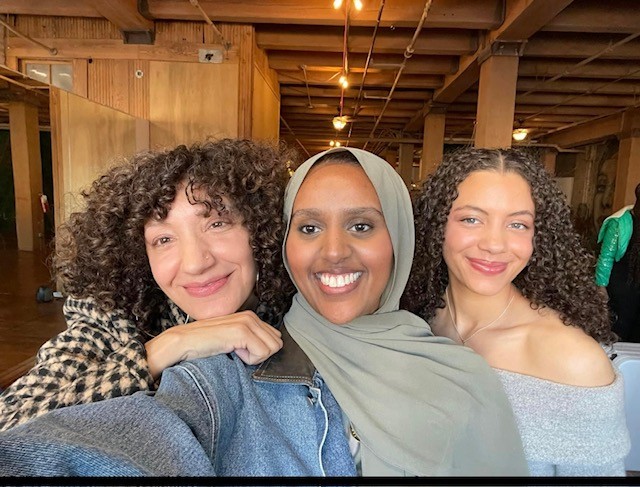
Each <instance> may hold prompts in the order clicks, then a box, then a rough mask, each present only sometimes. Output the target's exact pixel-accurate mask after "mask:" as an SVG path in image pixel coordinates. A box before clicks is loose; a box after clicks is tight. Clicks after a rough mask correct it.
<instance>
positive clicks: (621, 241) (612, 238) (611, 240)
mask: <svg viewBox="0 0 640 487" xmlns="http://www.w3.org/2000/svg"><path fill="white" fill-rule="evenodd" d="M632 209H633V205H629V206H625V207H624V208H621V209H620V210H618V211H617V212H616V213H614V214H613V215H611V216H610V217H608V218H606V219H605V221H604V222H602V226H601V227H600V233H598V243H600V242H602V247H601V249H600V255H599V256H598V263H597V264H596V284H597V285H598V286H606V285H607V284H609V277H610V276H611V269H612V268H613V263H614V262H618V261H619V260H620V259H621V258H622V256H623V255H624V253H625V252H626V251H627V246H628V245H629V240H631V234H632V233H633V217H632V216H631V210H632Z"/></svg>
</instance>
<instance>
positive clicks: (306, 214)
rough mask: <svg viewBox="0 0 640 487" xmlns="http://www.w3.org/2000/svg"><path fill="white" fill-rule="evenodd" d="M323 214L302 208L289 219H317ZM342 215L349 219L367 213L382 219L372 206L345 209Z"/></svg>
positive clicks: (312, 209)
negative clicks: (375, 214) (374, 214)
mask: <svg viewBox="0 0 640 487" xmlns="http://www.w3.org/2000/svg"><path fill="white" fill-rule="evenodd" d="M323 213H324V212H323V211H321V210H320V209H318V208H303V209H301V210H297V211H295V212H294V213H293V214H292V215H291V219H292V220H293V219H294V218H319V217H320V216H322V214H323ZM343 213H346V214H347V215H349V216H351V217H353V216H361V215H366V214H367V213H377V214H378V215H380V216H381V217H384V215H383V214H382V211H380V210H378V209H377V208H374V207H372V206H366V207H358V208H346V209H345V210H344V211H343Z"/></svg>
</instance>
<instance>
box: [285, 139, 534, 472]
mask: <svg viewBox="0 0 640 487" xmlns="http://www.w3.org/2000/svg"><path fill="white" fill-rule="evenodd" d="M334 150H336V149H332V151H334ZM337 150H349V151H350V152H351V153H352V154H354V155H355V156H356V158H357V159H358V161H359V162H360V165H361V166H362V168H363V169H364V171H365V173H366V174H367V176H368V177H369V179H370V180H371V182H372V184H373V186H374V187H375V189H376V192H377V194H378V198H379V199H380V203H381V206H382V211H383V214H384V218H385V221H386V224H387V228H388V230H389V234H390V236H391V241H392V244H393V251H394V267H393V270H392V274H391V278H390V280H389V283H388V284H387V287H386V289H385V291H384V293H383V296H382V299H381V301H380V308H379V309H378V310H377V311H376V312H375V313H374V314H372V315H367V316H361V317H359V318H356V319H355V320H353V321H352V322H350V323H348V324H345V325H334V324H332V323H330V322H328V321H327V320H326V319H324V318H323V317H322V316H320V315H319V314H318V313H317V312H316V311H314V309H313V308H312V307H311V306H310V305H309V304H308V303H307V301H306V300H305V298H304V296H302V294H301V293H300V292H298V293H297V294H296V295H295V297H294V299H293V304H292V306H291V309H290V310H289V312H288V313H287V314H286V316H285V317H284V323H285V326H286V327H287V330H288V331H289V333H290V335H291V337H292V338H293V339H294V340H295V341H296V342H297V343H298V345H300V347H301V348H302V350H303V351H304V352H305V353H306V354H307V356H308V357H309V359H310V360H311V361H312V362H313V364H314V365H315V367H316V368H317V370H318V372H319V373H320V374H321V376H322V378H323V379H324V380H325V381H326V383H327V385H328V386H329V389H330V390H331V392H332V393H333V395H334V396H335V398H336V400H337V401H338V404H339V405H340V407H341V408H342V410H343V411H344V413H345V414H346V415H347V416H348V418H349V420H350V421H351V423H352V424H353V426H354V428H355V430H356V432H357V434H358V436H359V437H360V439H361V453H362V456H361V458H362V472H363V475H366V476H372V475H450V476H457V475H470V476H484V475H528V470H527V466H526V463H525V460H524V454H523V451H522V444H521V440H520V436H519V434H518V430H517V429H516V425H515V422H514V418H513V413H512V411H511V407H510V405H509V402H508V399H507V397H506V395H505V393H504V392H503V390H502V386H501V384H500V382H499V379H498V378H497V376H496V375H495V374H494V373H493V371H492V370H491V369H490V367H489V366H488V365H487V363H486V362H485V361H484V360H483V359H482V358H481V357H480V356H479V355H477V354H475V353H474V352H473V351H471V350H470V349H468V348H465V347H462V346H459V345H456V344H455V343H454V342H452V341H451V340H449V339H447V338H443V337H435V336H433V334H432V332H431V329H430V328H429V325H428V324H427V323H426V322H425V321H423V320H422V319H420V318H418V317H417V316H415V315H413V314H411V313H409V312H407V311H401V310H399V309H398V308H399V302H400V296H401V295H402V292H403V290H404V287H405V285H406V283H407V279H408V278H409V272H410V270H411V263H412V259H413V251H414V241H415V239H414V227H413V213H412V209H411V201H410V198H409V194H408V191H407V189H406V187H405V185H404V183H403V182H402V179H401V178H400V177H399V176H398V174H397V173H396V172H395V171H394V169H393V168H392V167H391V166H390V165H389V164H388V163H387V162H385V161H384V160H382V159H380V158H379V157H377V156H375V155H373V154H371V153H368V152H366V151H363V150H359V149H337ZM327 152H331V151H327ZM324 154H326V152H325V153H322V154H318V155H316V156H314V157H312V158H311V159H309V160H308V161H306V162H305V163H304V164H303V165H302V166H301V167H300V168H299V169H298V170H297V171H296V172H295V174H294V175H293V177H292V179H291V181H290V183H289V186H288V187H287V192H286V197H285V209H284V214H285V218H286V219H287V221H288V224H287V225H289V223H290V221H291V213H292V208H293V202H294V200H295V197H296V194H297V193H298V190H299V189H300V186H301V184H302V182H303V180H304V178H305V176H306V175H307V173H308V172H309V169H310V168H311V167H312V166H313V164H314V162H315V161H316V160H317V159H318V158H320V157H321V156H322V155H324ZM288 232H289V228H287V235H288ZM283 251H284V247H283ZM284 260H285V265H286V266H287V270H289V273H291V271H290V269H289V265H288V261H287V258H286V253H285V259H284Z"/></svg>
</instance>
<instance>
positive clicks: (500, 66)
mask: <svg viewBox="0 0 640 487" xmlns="http://www.w3.org/2000/svg"><path fill="white" fill-rule="evenodd" d="M521 51H522V46H521V44H519V43H501V42H498V43H495V44H493V45H492V46H491V52H490V54H488V57H487V58H486V60H485V61H484V62H483V63H482V64H481V65H480V85H479V89H478V109H477V110H478V111H477V115H476V135H475V141H474V142H475V146H476V147H479V148H486V149H495V148H507V147H511V136H512V133H513V119H514V112H515V102H516V82H517V81H518V61H519V55H520V53H521Z"/></svg>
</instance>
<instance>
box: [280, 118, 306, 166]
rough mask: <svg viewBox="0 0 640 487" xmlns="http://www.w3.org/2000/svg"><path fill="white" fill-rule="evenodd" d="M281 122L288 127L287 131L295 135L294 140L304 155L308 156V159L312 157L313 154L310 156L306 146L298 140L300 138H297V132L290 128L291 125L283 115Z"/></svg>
mask: <svg viewBox="0 0 640 487" xmlns="http://www.w3.org/2000/svg"><path fill="white" fill-rule="evenodd" d="M280 121H281V122H282V123H283V124H284V126H285V127H287V130H288V131H289V132H291V135H293V138H294V139H295V141H296V142H297V144H298V145H299V146H300V147H301V148H302V150H303V151H304V153H305V154H307V157H311V154H309V151H308V150H307V148H306V147H305V146H304V145H302V142H300V139H298V137H296V134H295V132H294V131H293V130H291V127H289V124H288V123H287V121H286V120H285V119H284V117H283V116H282V115H280Z"/></svg>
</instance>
